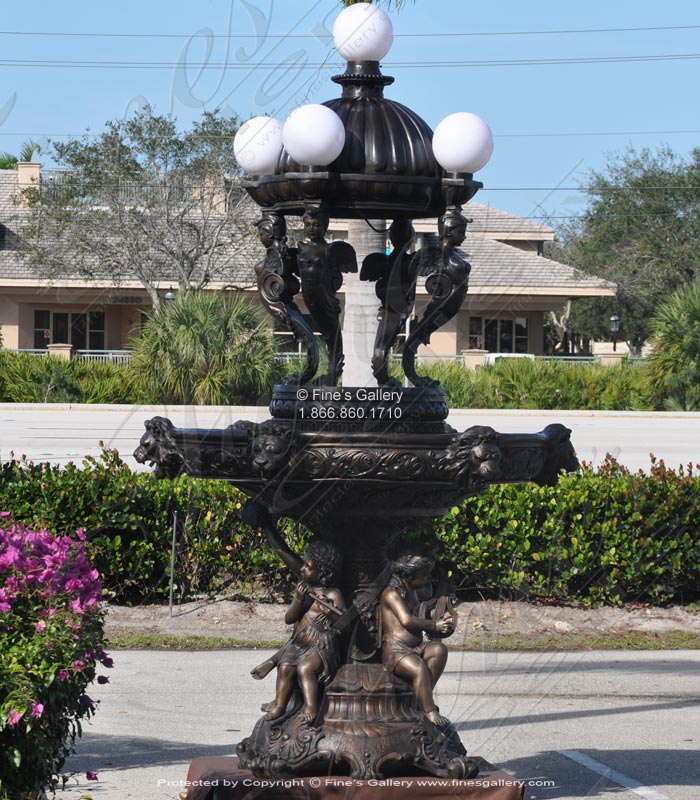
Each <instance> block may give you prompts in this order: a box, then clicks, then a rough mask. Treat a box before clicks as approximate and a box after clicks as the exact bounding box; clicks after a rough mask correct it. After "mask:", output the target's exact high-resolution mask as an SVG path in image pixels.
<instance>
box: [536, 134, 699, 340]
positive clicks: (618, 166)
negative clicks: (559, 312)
mask: <svg viewBox="0 0 700 800" xmlns="http://www.w3.org/2000/svg"><path fill="white" fill-rule="evenodd" d="M585 191H586V193H587V194H588V197H589V203H588V207H587V209H586V210H585V211H584V213H583V215H582V217H581V218H580V219H577V220H575V221H573V222H571V223H569V224H566V225H564V226H561V227H560V228H559V230H558V242H557V244H555V245H553V246H552V247H549V248H548V251H547V255H549V256H550V257H552V258H556V259H558V260H560V261H563V262H564V263H568V264H571V265H572V266H574V267H577V268H578V269H580V270H581V271H583V272H586V273H589V274H594V275H597V276H599V277H602V278H607V279H608V280H611V281H614V282H615V283H617V285H618V293H617V298H616V299H614V300H613V299H611V298H606V299H604V300H587V301H577V302H576V303H575V304H574V309H573V312H572V319H571V327H572V329H573V330H576V331H578V332H580V333H582V334H585V335H588V336H593V337H595V338H598V339H601V338H604V339H607V338H609V336H610V332H609V331H610V316H611V315H612V314H614V313H616V314H618V315H619V317H620V319H621V335H623V336H624V337H625V339H626V340H627V342H628V343H629V344H630V347H631V348H632V350H633V351H639V349H640V348H641V346H642V345H643V343H644V342H645V341H646V339H647V338H648V337H649V333H650V321H651V318H652V317H653V315H654V311H655V309H656V307H657V306H658V304H659V303H660V302H661V301H662V300H663V299H664V298H665V297H667V296H668V295H669V294H670V293H672V292H673V291H674V290H675V289H676V288H678V287H680V286H684V285H687V284H688V283H690V282H691V281H693V280H694V279H695V278H696V277H697V276H698V275H700V248H698V247H697V242H698V237H699V235H700V215H699V214H698V211H699V210H700V149H698V148H696V149H694V150H693V151H691V153H690V154H689V156H688V157H687V158H683V157H681V156H679V155H677V154H675V153H674V152H673V151H672V150H670V149H669V148H668V147H662V148H660V149H659V150H657V151H656V152H652V151H651V150H648V149H643V150H641V151H639V152H637V151H636V150H634V149H632V148H628V149H627V150H625V151H624V152H622V153H617V154H614V155H613V156H611V157H610V158H609V160H608V163H607V166H606V170H605V171H604V172H600V173H599V172H591V173H590V175H589V177H588V180H587V183H586V186H585Z"/></svg>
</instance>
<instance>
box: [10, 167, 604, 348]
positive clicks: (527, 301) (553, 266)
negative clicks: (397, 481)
mask: <svg viewBox="0 0 700 800" xmlns="http://www.w3.org/2000/svg"><path fill="white" fill-rule="evenodd" d="M40 180H41V178H40V165H39V164H34V163H20V164H18V165H17V168H16V169H11V170H0V326H1V329H2V336H3V344H4V346H5V347H6V348H12V349H21V350H45V349H46V348H47V346H48V345H51V344H70V345H71V346H72V348H73V350H74V351H114V350H124V349H126V348H128V343H129V338H130V337H131V336H132V335H133V334H134V332H136V331H137V330H138V326H139V321H140V317H141V314H142V313H143V312H145V311H147V310H148V309H149V308H150V301H149V298H148V295H147V293H146V292H145V290H144V289H143V287H142V286H141V284H140V283H139V282H138V281H136V280H131V281H129V280H126V281H121V282H120V284H119V285H118V286H115V285H114V284H112V283H110V282H109V281H108V280H101V281H100V280H89V281H88V280H86V279H85V278H81V277H79V276H77V275H72V276H71V275H69V276H66V277H65V278H62V279H60V280H55V281H53V282H52V283H48V282H47V281H45V280H42V279H40V278H37V277H36V275H35V274H33V273H32V272H31V270H30V269H29V268H28V267H27V266H26V265H25V264H24V263H23V261H22V260H21V258H20V257H19V255H18V253H17V249H16V240H17V236H18V235H20V234H21V226H22V218H23V216H24V215H25V214H27V209H26V208H24V207H23V196H22V190H23V189H24V188H26V187H31V186H38V185H39V182H40ZM242 213H243V214H244V215H245V216H249V217H250V221H251V222H252V221H254V220H255V219H256V218H257V216H258V210H257V208H256V207H255V206H254V205H253V203H252V202H250V203H247V204H246V205H245V206H244V208H243V211H242ZM464 213H465V215H466V216H467V218H469V219H471V220H472V222H471V224H470V226H469V229H468V233H467V239H466V241H465V243H464V245H463V247H462V251H463V253H464V255H465V256H466V258H467V260H468V261H469V262H470V263H471V265H472V272H471V277H470V289H469V294H468V296H467V300H466V301H465V304H464V307H463V309H462V311H461V312H460V313H459V314H458V315H457V316H456V317H455V318H454V319H453V320H452V321H451V322H450V323H449V325H448V326H447V328H445V329H443V330H441V331H438V332H437V333H435V334H434V335H433V338H432V341H431V343H430V347H429V348H424V349H423V350H424V352H421V355H432V356H443V357H444V356H453V357H454V356H455V355H459V354H460V353H462V352H463V351H465V350H469V349H479V350H486V351H489V352H506V353H533V354H541V353H543V352H544V318H545V314H546V313H547V312H548V311H556V312H560V311H561V309H562V307H563V306H564V304H565V303H566V301H567V300H568V299H575V298H578V297H603V296H613V295H614V294H615V285H614V284H611V283H610V282H608V281H604V280H601V279H598V278H595V277H591V276H589V275H581V274H579V273H577V272H576V270H574V269H573V268H572V267H568V266H566V265H564V264H559V263H558V262H556V261H552V260H550V259H547V258H544V257H543V256H542V249H543V245H544V243H545V242H546V241H551V240H552V239H553V238H554V231H553V229H552V228H550V227H547V226H545V225H541V224H538V223H535V222H532V221H530V220H527V219H523V218H521V217H517V216H514V215H512V214H508V213H506V212H503V211H499V210H497V209H493V208H489V207H487V206H484V205H481V204H479V203H470V204H469V205H468V206H466V207H465V209H464ZM415 228H416V231H417V233H418V234H419V236H420V235H422V234H427V233H435V229H436V224H435V221H430V220H421V221H417V222H416V223H415ZM330 234H331V235H333V236H334V237H337V238H345V236H346V235H347V224H346V223H344V222H343V221H342V220H335V221H333V222H332V228H331V231H330ZM261 255H262V248H261V247H260V246H259V244H258V242H257V237H255V235H254V234H253V232H252V226H251V235H250V238H249V239H246V240H245V241H244V242H242V244H241V246H239V247H237V255H236V258H233V259H231V264H230V266H229V267H228V268H227V269H226V271H225V272H224V274H222V275H220V276H218V278H217V279H216V280H214V281H212V282H210V283H209V284H208V288H209V289H212V290H221V289H224V288H226V287H236V288H237V289H239V290H242V291H246V292H249V293H250V294H251V297H255V296H256V295H255V279H254V273H253V267H254V264H255V262H256V261H257V260H258V259H259V258H260V257H261ZM173 285H175V288H176V286H177V285H176V283H175V284H174V279H173V278H172V277H169V276H167V275H164V276H163V280H162V281H161V282H160V289H161V291H162V292H163V294H165V293H166V292H167V291H168V289H169V288H170V287H171V286H173ZM340 296H341V301H342V290H341V295H340ZM427 300H428V295H427V294H426V292H425V289H424V288H423V287H420V286H419V290H418V300H417V304H416V314H417V315H420V313H421V310H422V307H423V306H424V305H425V303H426V302H427Z"/></svg>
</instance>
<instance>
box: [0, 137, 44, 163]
mask: <svg viewBox="0 0 700 800" xmlns="http://www.w3.org/2000/svg"><path fill="white" fill-rule="evenodd" d="M40 153H41V146H40V145H39V142H35V141H34V140H33V139H27V140H25V141H24V142H22V147H20V150H19V155H18V156H16V155H13V154H12V153H0V169H13V168H14V167H16V166H17V162H18V161H32V160H33V159H34V156H35V155H39V154H40Z"/></svg>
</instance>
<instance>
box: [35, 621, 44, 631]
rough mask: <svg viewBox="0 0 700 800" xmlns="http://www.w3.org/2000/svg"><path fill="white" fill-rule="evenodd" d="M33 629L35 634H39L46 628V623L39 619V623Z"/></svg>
mask: <svg viewBox="0 0 700 800" xmlns="http://www.w3.org/2000/svg"><path fill="white" fill-rule="evenodd" d="M34 627H35V628H36V630H37V633H41V632H42V631H43V630H44V628H46V623H45V622H44V620H43V619H40V620H39V622H37V624H36V625H35V626H34Z"/></svg>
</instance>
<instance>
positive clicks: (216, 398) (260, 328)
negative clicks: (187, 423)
mask: <svg viewBox="0 0 700 800" xmlns="http://www.w3.org/2000/svg"><path fill="white" fill-rule="evenodd" d="M275 352H276V351H275V346H274V343H273V339H272V333H271V331H270V330H269V328H268V327H267V326H266V325H265V323H264V322H263V321H262V320H261V317H260V315H259V312H258V310H257V309H256V308H254V307H253V306H252V305H251V303H250V302H249V301H248V300H246V299H245V298H243V297H240V296H233V297H227V296H224V295H222V294H220V293H217V292H211V291H209V292H181V293H180V294H179V295H178V296H177V297H176V299H175V300H174V301H173V302H172V303H171V304H170V305H169V306H168V307H166V308H165V309H164V310H163V311H161V312H160V313H158V314H156V313H154V314H151V315H150V316H149V317H148V318H147V320H146V323H145V324H144V326H143V327H142V330H141V335H140V337H139V338H138V339H137V340H136V341H135V342H134V352H133V356H132V359H131V362H130V365H129V369H130V374H131V382H132V384H133V387H134V390H135V391H136V392H137V394H138V396H141V397H142V398H143V399H144V401H146V402H159V403H162V402H165V403H178V404H187V405H189V404H197V405H240V404H242V403H245V402H253V403H254V402H256V401H257V399H258V398H259V397H260V396H261V395H262V394H263V393H264V392H265V391H266V390H267V388H268V387H269V383H270V379H271V374H272V369H273V364H274V358H275Z"/></svg>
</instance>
